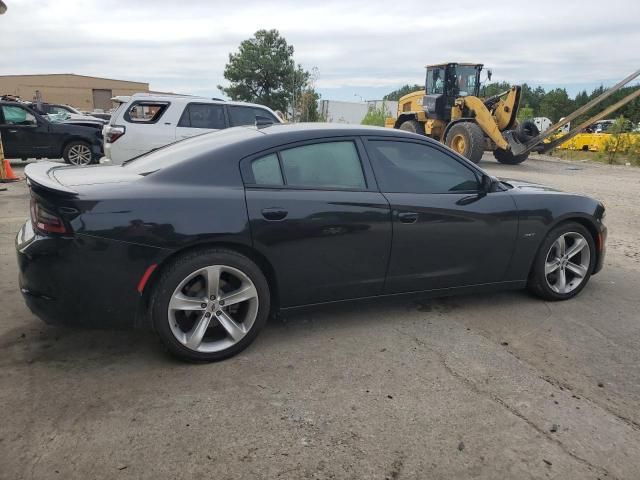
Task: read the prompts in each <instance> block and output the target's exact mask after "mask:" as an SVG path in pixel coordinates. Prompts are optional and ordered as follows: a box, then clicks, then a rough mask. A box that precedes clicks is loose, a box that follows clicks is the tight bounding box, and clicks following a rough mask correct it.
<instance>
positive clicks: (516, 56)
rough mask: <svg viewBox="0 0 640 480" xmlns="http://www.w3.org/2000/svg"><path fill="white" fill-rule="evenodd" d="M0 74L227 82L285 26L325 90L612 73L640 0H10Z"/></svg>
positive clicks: (206, 85) (202, 87)
mask: <svg viewBox="0 0 640 480" xmlns="http://www.w3.org/2000/svg"><path fill="white" fill-rule="evenodd" d="M6 3H8V6H9V10H8V12H7V14H5V15H4V16H2V17H0V38H2V53H1V55H2V56H1V57H0V74H21V73H68V72H73V73H78V74H85V75H96V76H105V77H111V78H122V79H129V80H137V81H146V82H149V83H150V84H151V87H152V88H153V89H155V90H161V91H174V92H182V93H195V94H207V95H219V92H218V91H217V88H216V86H217V85H218V84H221V83H224V78H223V75H222V72H223V70H224V65H225V63H226V61H227V59H228V55H229V53H230V52H232V51H235V50H236V49H237V46H238V44H239V43H240V41H242V40H243V39H245V38H248V37H250V36H251V35H252V34H253V33H254V32H255V31H256V30H258V29H260V28H277V29H278V30H280V32H281V33H282V34H283V35H284V36H285V37H286V39H287V40H288V41H289V43H291V44H293V45H294V47H295V49H296V59H297V61H298V62H299V63H302V64H303V66H304V67H305V68H307V69H311V68H312V67H314V66H315V67H318V69H319V72H320V76H319V78H318V81H317V86H318V88H319V89H320V90H321V92H322V93H323V96H324V97H325V98H333V97H332V95H333V96H335V98H352V97H353V93H354V92H359V93H362V92H366V91H371V92H376V93H378V92H384V91H385V90H386V91H390V90H393V89H395V88H397V87H398V86H400V85H402V84H404V83H422V82H423V81H424V65H426V64H428V63H439V62H444V61H471V62H479V63H484V64H485V65H487V66H488V67H490V68H491V69H492V70H493V72H494V79H495V80H507V81H511V82H518V83H521V82H527V83H529V84H531V85H538V84H541V85H553V86H559V85H561V86H567V87H569V90H570V91H573V92H574V93H575V90H576V88H578V86H580V88H582V86H584V85H597V84H599V83H601V82H604V83H605V84H611V83H612V82H613V81H615V80H617V79H620V78H622V77H624V76H625V75H627V74H628V73H630V72H631V71H633V70H634V69H636V68H638V66H640V49H638V48H637V47H638V45H640V29H639V28H638V21H637V19H638V18H639V17H640V2H637V1H636V0H627V1H616V0H610V1H608V2H606V3H604V4H603V3H602V2H601V1H599V2H596V1H593V0H586V1H583V2H581V3H580V5H579V6H576V5H575V4H574V5H568V4H569V3H573V2H557V1H555V2H552V1H548V0H539V1H537V2H534V3H526V2H525V3H518V4H514V3H513V2H512V1H497V2H481V3H479V2H477V1H464V0H459V1H456V2H451V3H446V2H439V3H436V4H433V3H425V2H424V0H423V1H413V0H405V1H404V2H402V4H401V5H400V4H392V3H390V2H382V1H373V0H370V1H360V0H357V1H352V2H344V1H334V0H329V1H325V2H313V3H305V2H300V1H275V0H274V1H271V2H264V1H256V0H245V1H244V2H241V3H240V2H221V1H183V2H175V1H167V0H154V1H150V0H149V1H136V2H131V1H124V0H112V1H109V2H102V1H98V0H96V1H94V2H91V1H86V0H81V1H77V0H75V1H72V0H57V1H48V2H46V1H45V2H43V1H41V0H40V1H38V0H6Z"/></svg>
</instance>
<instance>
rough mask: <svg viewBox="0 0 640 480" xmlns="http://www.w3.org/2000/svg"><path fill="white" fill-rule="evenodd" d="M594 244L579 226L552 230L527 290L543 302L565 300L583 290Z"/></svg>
mask: <svg viewBox="0 0 640 480" xmlns="http://www.w3.org/2000/svg"><path fill="white" fill-rule="evenodd" d="M595 261H596V258H595V242H594V241H593V237H592V236H591V234H590V233H589V231H588V230H587V229H586V228H585V227H584V226H582V225H581V224H579V223H575V222H569V223H565V224H563V225H560V226H558V227H556V228H554V229H553V230H552V231H551V232H550V233H549V235H547V237H546V238H545V240H544V241H543V243H542V245H541V247H540V251H539V252H538V255H537V257H536V259H535V262H534V266H533V270H532V272H531V276H530V278H529V285H528V286H529V289H530V290H531V291H532V292H533V293H535V294H536V295H537V296H539V297H541V298H544V299H545V300H568V299H569V298H573V297H575V296H576V295H578V293H580V292H581V291H582V289H583V288H584V287H585V285H586V284H587V282H588V281H589V278H590V277H591V273H592V272H593V267H594V264H595Z"/></svg>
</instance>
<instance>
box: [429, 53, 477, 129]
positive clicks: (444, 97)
mask: <svg viewBox="0 0 640 480" xmlns="http://www.w3.org/2000/svg"><path fill="white" fill-rule="evenodd" d="M481 71H482V65H481V64H471V63H445V64H441V65H429V66H427V79H426V82H425V83H426V85H425V93H426V95H425V97H424V100H423V107H424V109H425V111H426V112H427V116H428V117H429V118H434V119H436V120H446V121H449V120H450V119H451V107H453V104H454V102H455V100H456V98H459V97H466V96H470V95H471V96H475V97H478V96H479V94H480V72H481Z"/></svg>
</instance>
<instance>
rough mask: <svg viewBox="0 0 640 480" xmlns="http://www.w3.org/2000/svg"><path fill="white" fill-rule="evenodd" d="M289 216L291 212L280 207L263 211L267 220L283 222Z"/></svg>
mask: <svg viewBox="0 0 640 480" xmlns="http://www.w3.org/2000/svg"><path fill="white" fill-rule="evenodd" d="M288 214H289V212H287V211H286V210H285V209H284V208H280V207H270V208H263V209H262V216H263V217H264V218H266V219H267V220H283V219H284V218H285V217H286V216H287V215H288Z"/></svg>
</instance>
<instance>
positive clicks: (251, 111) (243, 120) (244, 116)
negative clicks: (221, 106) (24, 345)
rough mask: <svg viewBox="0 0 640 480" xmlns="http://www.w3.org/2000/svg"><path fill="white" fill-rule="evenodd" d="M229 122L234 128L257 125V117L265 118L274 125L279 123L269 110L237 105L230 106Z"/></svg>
mask: <svg viewBox="0 0 640 480" xmlns="http://www.w3.org/2000/svg"><path fill="white" fill-rule="evenodd" d="M228 108H229V121H230V123H231V126H232V127H239V126H241V125H255V123H256V117H265V118H269V119H271V120H273V123H279V122H278V119H277V118H276V117H274V116H273V114H271V112H269V111H268V110H264V109H263V108H257V107H240V106H237V105H229V107H228Z"/></svg>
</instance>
